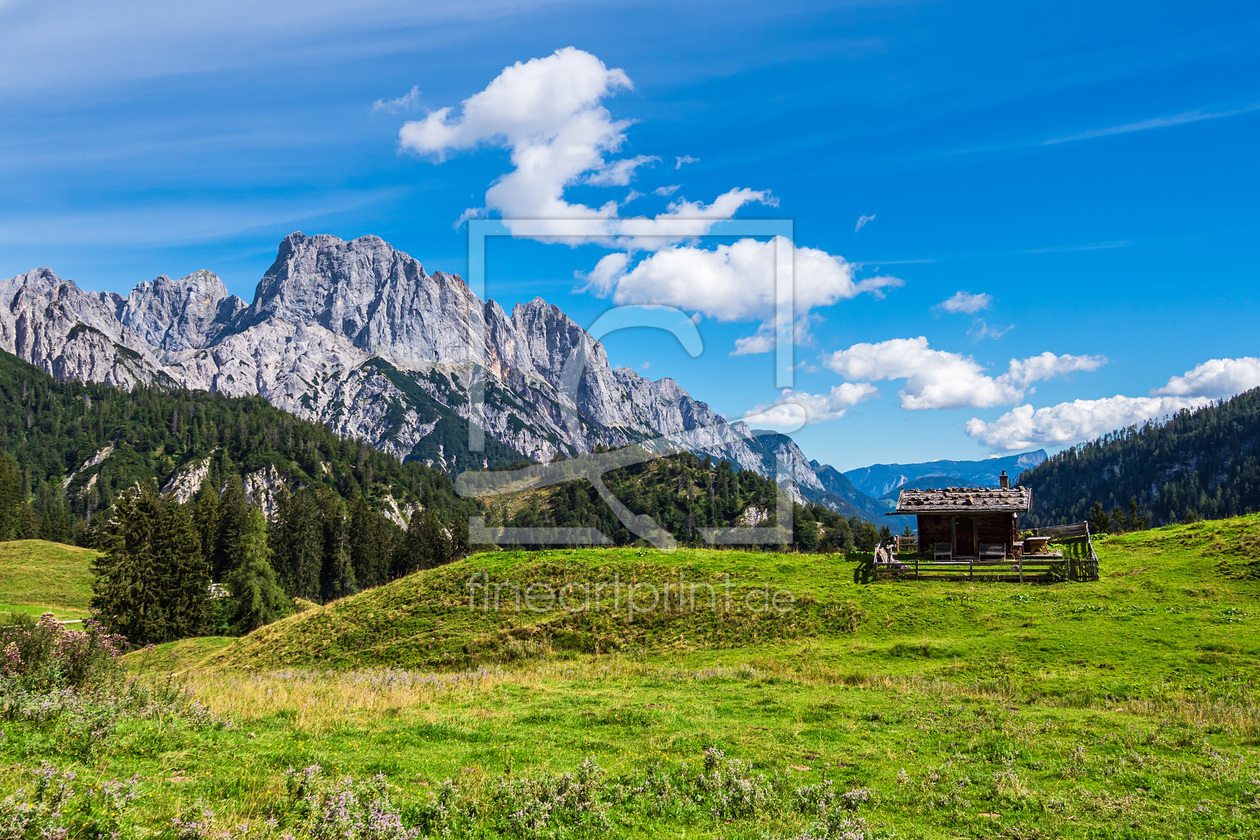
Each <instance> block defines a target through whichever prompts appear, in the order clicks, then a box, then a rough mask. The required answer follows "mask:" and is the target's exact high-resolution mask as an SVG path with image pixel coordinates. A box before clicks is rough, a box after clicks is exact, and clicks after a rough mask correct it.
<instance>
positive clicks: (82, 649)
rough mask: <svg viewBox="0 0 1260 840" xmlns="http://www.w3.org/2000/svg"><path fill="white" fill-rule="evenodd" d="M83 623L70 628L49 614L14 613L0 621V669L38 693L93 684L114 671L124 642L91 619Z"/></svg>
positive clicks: (124, 644)
mask: <svg viewBox="0 0 1260 840" xmlns="http://www.w3.org/2000/svg"><path fill="white" fill-rule="evenodd" d="M83 627H84V629H82V630H72V629H70V628H69V627H67V626H66V625H64V624H62V623H61V622H60V621H58V620H57V619H55V618H53V614H52V613H44V614H43V615H42V616H40V617H39V620H38V621H32V620H31V619H30V617H28V616H22V615H19V616H16V617H14V618H13V619H12V620H10V621H9V623H7V624H4V625H0V673H2V674H4V675H8V676H10V677H14V678H16V679H17V680H18V681H19V682H20V683H21V684H22V685H23V686H24V687H26V688H30V689H35V690H44V691H46V690H50V689H57V688H66V687H77V686H81V685H86V684H89V683H94V682H99V681H101V680H103V679H104V678H106V677H107V676H109V675H111V674H114V673H116V672H117V664H116V660H117V658H118V656H119V654H121V653H122V652H123V650H124V649H125V648H126V645H127V640H126V639H124V638H123V637H122V636H118V635H115V634H113V633H110V632H108V631H106V630H105V628H104V627H102V626H101V625H100V624H98V623H97V622H96V621H94V620H92V619H88V620H87V621H85V622H84V625H83Z"/></svg>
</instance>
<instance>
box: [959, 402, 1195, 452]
mask: <svg viewBox="0 0 1260 840" xmlns="http://www.w3.org/2000/svg"><path fill="white" fill-rule="evenodd" d="M1209 402H1211V400H1209V399H1207V398H1206V397H1191V398H1186V397H1122V396H1115V397H1107V398H1106V399H1101V400H1074V401H1072V402H1067V403H1060V404H1058V405H1054V406H1049V407H1047V408H1038V409H1035V410H1034V409H1033V407H1032V406H1031V405H1021V406H1018V407H1017V408H1014V409H1012V410H1011V411H1008V412H1007V413H1005V414H1003V415H1002V416H1001V417H999V418H998V419H997V420H994V421H993V422H992V423H986V422H984V421H983V420H980V419H979V418H975V417H973V418H972V419H971V420H968V421H967V425H966V429H967V434H969V435H971V436H972V437H974V438H976V439H978V440H979V441H981V442H982V443H984V444H985V445H986V446H989V447H990V448H992V449H999V450H1015V449H1031V448H1032V447H1034V446H1046V445H1051V446H1053V445H1063V444H1068V443H1076V442H1077V441H1081V440H1086V439H1088V438H1093V437H1098V436H1099V435H1102V434H1105V433H1107V432H1109V431H1112V430H1113V429H1120V428H1123V427H1125V426H1132V425H1134V424H1136V423H1145V422H1146V421H1148V420H1154V419H1156V418H1158V417H1163V416H1164V415H1167V414H1173V413H1175V412H1177V411H1180V410H1181V409H1183V408H1199V407H1201V406H1204V405H1207V404H1208V403H1209Z"/></svg>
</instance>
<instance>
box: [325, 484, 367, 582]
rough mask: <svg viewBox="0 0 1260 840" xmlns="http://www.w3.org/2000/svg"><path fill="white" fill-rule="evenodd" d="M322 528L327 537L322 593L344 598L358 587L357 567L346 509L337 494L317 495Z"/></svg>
mask: <svg viewBox="0 0 1260 840" xmlns="http://www.w3.org/2000/svg"><path fill="white" fill-rule="evenodd" d="M317 506H318V511H319V524H320V531H321V532H322V537H323V540H322V542H323V551H322V555H323V558H322V559H323V563H322V564H321V567H320V574H319V593H320V597H321V598H322V599H323V600H324V601H325V602H327V601H332V600H335V599H337V598H344V597H345V596H347V595H351V594H353V593H354V592H355V591H356V590H357V588H358V587H357V586H356V585H355V580H354V569H353V567H352V566H351V565H350V549H349V544H348V543H347V540H346V509H345V505H344V504H342V502H341V499H339V498H338V497H337V496H336V495H335V494H333V493H331V492H322V493H320V494H319V496H318V497H317Z"/></svg>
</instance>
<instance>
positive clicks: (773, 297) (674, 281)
mask: <svg viewBox="0 0 1260 840" xmlns="http://www.w3.org/2000/svg"><path fill="white" fill-rule="evenodd" d="M787 247H793V246H792V245H791V243H789V242H788V240H786V239H783V238H781V237H776V238H775V239H773V240H770V241H764V242H763V241H758V240H755V239H741V240H739V241H737V242H735V243H733V244H730V245H719V246H717V247H716V248H714V249H712V250H705V249H700V248H692V247H686V246H679V247H673V248H667V249H664V250H661V251H657V252H656V253H654V254H651V255H649V256H647V257H645V258H643V259H642V260H640V261H639V262H638V263H637V264H636V265H634V267H633V268H631V267H630V264H631V260H630V258H629V256H628V255H626V254H609V255H608V256H606V257H604V258H603V259H602V260H600V261H599V263H598V264H597V265H596V266H595V268H594V270H592V271H591V272H590V274H589V275H587V282H588V287H589V288H591V289H593V290H595V291H597V292H599V293H601V294H605V295H607V294H611V295H612V298H613V300H614V301H615V302H616V303H619V304H645V303H646V304H652V303H655V304H666V305H669V306H674V307H677V308H679V309H685V310H688V311H694V312H698V313H703V314H705V315H708V316H710V317H712V318H716V319H717V320H719V321H727V322H730V321H761V322H762V327H761V329H760V330H759V331H758V335H757V336H753V337H751V338H749V339H741V343H740V344H739V345H737V352H743V353H752V352H765V351H768V350H770V349H771V348H772V347H773V346H774V336H773V328H772V325H773V321H774V318H775V317H776V312H777V311H778V309H779V305H781V306H782V307H783V308H785V309H786V311H790V312H791V313H792V314H793V316H794V318H795V319H796V320H797V330H798V337H799V336H800V335H802V334H803V332H804V330H803V328H804V326H805V325H806V324H807V322H808V317H809V313H810V311H811V310H813V309H816V308H818V307H822V306H829V305H831V304H833V303H836V302H837V301H840V300H846V299H849V298H852V297H855V296H857V295H859V294H862V293H863V292H869V293H872V294H881V293H882V290H883V289H885V288H888V287H891V286H899V285H901V281H900V280H898V279H897V278H895V277H870V278H866V279H863V280H856V279H854V268H853V266H852V265H851V264H849V263H848V262H846V261H845V260H844V259H843V258H842V257H837V256H833V255H831V254H828V253H827V252H825V251H820V250H818V249H816V248H800V247H793V251H792V255H793V258H794V273H795V283H794V284H793V286H794V288H793V289H789V288H787V286H786V285H783V284H777V283H776V278H775V259H776V249H777V248H787ZM802 322H804V323H802Z"/></svg>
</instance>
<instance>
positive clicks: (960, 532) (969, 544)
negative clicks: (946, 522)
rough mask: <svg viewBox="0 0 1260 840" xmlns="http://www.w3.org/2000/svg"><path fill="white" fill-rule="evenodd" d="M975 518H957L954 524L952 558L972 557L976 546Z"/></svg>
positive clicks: (975, 551)
mask: <svg viewBox="0 0 1260 840" xmlns="http://www.w3.org/2000/svg"><path fill="white" fill-rule="evenodd" d="M977 524H978V523H977V522H976V518H975V517H974V516H958V517H955V522H954V556H956V557H974V556H975V555H976V554H977V553H978V550H977V546H976V526H977Z"/></svg>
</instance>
